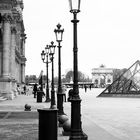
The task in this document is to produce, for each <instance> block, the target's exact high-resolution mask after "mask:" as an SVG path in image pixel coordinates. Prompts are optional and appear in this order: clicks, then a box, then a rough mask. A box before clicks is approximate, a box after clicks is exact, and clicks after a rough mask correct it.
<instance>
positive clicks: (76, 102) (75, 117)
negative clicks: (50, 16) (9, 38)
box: [41, 0, 88, 140]
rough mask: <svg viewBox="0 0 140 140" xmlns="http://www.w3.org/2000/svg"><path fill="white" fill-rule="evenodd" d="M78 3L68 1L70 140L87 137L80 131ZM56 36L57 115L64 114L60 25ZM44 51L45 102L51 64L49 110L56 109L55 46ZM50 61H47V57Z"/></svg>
mask: <svg viewBox="0 0 140 140" xmlns="http://www.w3.org/2000/svg"><path fill="white" fill-rule="evenodd" d="M80 2H81V0H69V4H70V12H71V13H73V17H74V18H73V20H71V22H72V23H73V95H72V98H71V100H70V101H71V133H70V140H87V139H88V137H87V135H86V134H85V133H84V132H83V131H82V122H81V99H80V96H79V87H78V59H77V58H78V47H77V23H78V22H79V20H77V13H79V12H80ZM54 32H55V35H56V41H57V42H58V93H57V108H58V114H60V115H61V114H64V111H63V94H62V82H61V44H60V43H61V41H62V36H63V32H64V29H61V25H60V24H58V25H57V29H55V30H54ZM45 50H46V52H45V51H42V53H41V56H42V60H43V62H44V63H46V68H47V86H46V102H48V101H50V98H49V86H48V64H49V63H50V62H52V89H51V106H50V108H51V109H53V108H56V103H55V91H54V81H53V79H54V72H53V71H54V69H53V58H54V56H53V55H54V51H55V45H54V42H51V45H49V46H48V45H47V46H46V48H45ZM45 55H46V61H45ZM49 55H50V56H51V57H50V60H51V61H48V56H49Z"/></svg>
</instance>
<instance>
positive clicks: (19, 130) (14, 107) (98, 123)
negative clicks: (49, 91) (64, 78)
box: [0, 89, 140, 140]
mask: <svg viewBox="0 0 140 140" xmlns="http://www.w3.org/2000/svg"><path fill="white" fill-rule="evenodd" d="M68 90H69V89H68ZM102 90H103V89H92V90H90V89H87V92H86V93H85V91H84V89H80V90H79V91H80V96H81V98H82V104H81V112H82V128H83V131H84V133H86V134H87V135H88V140H131V139H133V140H140V135H139V134H140V117H139V116H140V99H139V98H96V96H97V95H98V94H100V93H101V91H102ZM44 101H45V98H43V102H42V103H37V102H36V99H35V98H33V95H29V96H27V95H19V96H18V97H17V98H16V99H14V100H6V101H0V140H19V139H20V140H37V139H38V113H37V109H38V108H44V107H47V108H48V107H50V103H45V102H44ZM26 103H28V104H30V105H31V106H32V111H31V112H27V113H26V112H24V105H25V104H26ZM17 112H18V113H17ZM20 112H21V113H20ZM23 112H24V113H23ZM64 112H65V113H66V114H67V115H68V117H69V118H70V113H71V104H70V102H64ZM68 139H69V137H68V136H63V135H62V128H60V127H59V128H58V140H68Z"/></svg>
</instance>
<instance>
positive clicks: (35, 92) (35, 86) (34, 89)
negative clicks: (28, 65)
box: [33, 83, 37, 98]
mask: <svg viewBox="0 0 140 140" xmlns="http://www.w3.org/2000/svg"><path fill="white" fill-rule="evenodd" d="M33 94H34V98H36V94H37V84H36V83H35V84H34V87H33Z"/></svg>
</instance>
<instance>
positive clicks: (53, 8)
mask: <svg viewBox="0 0 140 140" xmlns="http://www.w3.org/2000/svg"><path fill="white" fill-rule="evenodd" d="M23 2H24V10H23V18H24V25H25V33H26V34H27V40H26V44H25V45H26V58H27V62H26V75H31V74H35V75H39V73H40V71H41V70H43V71H44V74H45V73H46V69H45V68H46V67H45V64H44V63H43V62H42V60H41V56H40V54H41V51H42V50H43V49H44V48H45V46H46V45H47V44H50V42H51V41H55V40H56V38H55V34H54V29H55V28H56V25H57V24H58V23H60V24H61V25H62V27H63V28H64V34H63V42H62V43H61V44H62V49H61V51H62V56H61V59H62V74H65V73H66V72H67V71H68V70H70V69H73V24H72V23H71V20H72V19H73V15H72V14H71V13H70V12H69V3H68V0H39V1H37V0H24V1H23ZM139 7H140V1H139V0H117V1H116V0H81V12H80V13H78V16H77V18H78V19H79V20H80V22H79V23H78V63H79V64H78V69H79V70H80V71H82V72H83V73H85V74H87V75H88V76H90V77H91V69H92V68H97V67H99V66H100V65H101V64H104V65H105V66H106V67H107V68H128V67H130V66H131V65H132V64H133V63H134V62H135V61H136V60H139V59H140V8H139ZM55 44H56V45H57V43H56V41H55ZM54 57H55V58H54V61H55V70H54V71H55V76H57V73H58V49H57V48H56V54H55V56H54ZM50 68H51V67H50ZM49 72H51V69H49Z"/></svg>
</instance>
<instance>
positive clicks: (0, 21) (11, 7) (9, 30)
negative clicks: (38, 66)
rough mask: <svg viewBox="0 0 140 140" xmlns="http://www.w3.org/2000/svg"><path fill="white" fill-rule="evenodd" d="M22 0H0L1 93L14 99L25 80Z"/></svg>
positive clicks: (24, 37) (24, 36) (24, 38)
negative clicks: (18, 87)
mask: <svg viewBox="0 0 140 140" xmlns="http://www.w3.org/2000/svg"><path fill="white" fill-rule="evenodd" d="M22 11H23V1H22V0H0V95H3V96H5V97H7V98H8V99H13V98H14V97H15V95H16V94H17V90H16V89H17V84H22V83H24V82H25V63H26V58H25V40H26V34H25V29H24V23H23V17H22Z"/></svg>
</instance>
